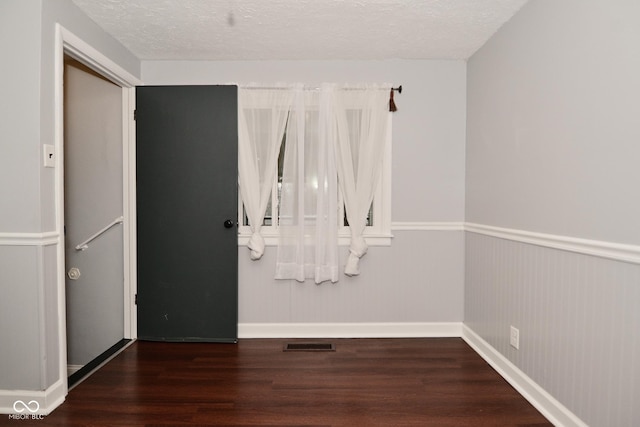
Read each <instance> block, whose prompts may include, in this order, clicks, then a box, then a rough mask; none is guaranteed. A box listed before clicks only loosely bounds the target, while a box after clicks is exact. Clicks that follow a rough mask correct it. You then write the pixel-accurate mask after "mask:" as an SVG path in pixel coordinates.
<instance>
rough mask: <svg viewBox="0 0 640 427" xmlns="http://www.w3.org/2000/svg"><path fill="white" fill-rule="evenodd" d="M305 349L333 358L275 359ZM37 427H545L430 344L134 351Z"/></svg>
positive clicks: (451, 347) (465, 349) (498, 384)
mask: <svg viewBox="0 0 640 427" xmlns="http://www.w3.org/2000/svg"><path fill="white" fill-rule="evenodd" d="M308 341H314V342H332V343H335V346H336V351H335V352H283V346H284V344H285V343H286V342H308ZM5 421H6V420H5ZM29 423H31V421H15V424H19V425H27V424H29ZM33 425H37V426H54V425H55V426H81V425H83V426H85V425H90V426H153V425H227V426H543V425H545V426H547V425H551V424H550V423H549V422H548V421H547V420H546V419H545V418H544V417H543V416H542V415H540V413H539V412H537V411H536V410H535V409H534V408H533V407H532V406H531V405H530V404H529V403H528V402H527V401H526V400H525V399H524V398H523V397H522V396H520V395H519V394H518V393H517V392H516V391H515V390H514V389H513V388H512V387H511V386H510V385H509V384H508V383H506V381H504V380H503V379H502V378H501V377H500V376H499V375H498V374H497V373H496V372H495V371H494V370H493V369H492V368H491V367H490V366H489V365H487V363H486V362H484V361H483V360H482V359H481V358H480V356H478V355H477V354H476V353H475V352H474V351H473V350H472V349H471V348H470V347H469V346H468V345H467V344H466V343H465V342H464V341H463V340H461V339H458V338H436V339H433V338H430V339H333V340H283V339H273V340H264V339H255V340H249V339H245V340H240V342H239V343H238V344H237V345H235V344H203V343H153V342H136V343H134V344H133V345H132V346H130V347H129V348H127V349H126V350H125V351H124V352H123V353H121V354H120V355H119V356H118V357H116V358H115V359H113V360H112V361H111V362H109V363H108V364H107V365H105V366H104V367H103V368H102V369H100V370H99V371H98V372H96V373H95V374H93V375H92V376H91V377H89V378H88V379H87V380H85V381H84V382H82V383H81V384H79V385H78V386H77V387H76V388H74V389H73V390H71V392H70V393H69V395H68V396H67V399H66V401H65V403H64V404H62V405H61V406H60V407H59V408H58V409H56V410H55V411H54V412H53V413H51V414H50V415H49V416H47V417H45V419H43V420H38V421H33Z"/></svg>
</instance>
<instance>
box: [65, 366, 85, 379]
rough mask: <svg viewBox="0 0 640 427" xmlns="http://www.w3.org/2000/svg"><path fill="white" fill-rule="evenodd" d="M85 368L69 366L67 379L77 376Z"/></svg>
mask: <svg viewBox="0 0 640 427" xmlns="http://www.w3.org/2000/svg"><path fill="white" fill-rule="evenodd" d="M83 367H84V365H67V377H70V376H71V375H73V374H75V373H76V372H78V371H79V370H80V369H82V368H83Z"/></svg>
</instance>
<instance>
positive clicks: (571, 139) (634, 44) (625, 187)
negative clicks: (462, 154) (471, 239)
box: [466, 0, 640, 244]
mask: <svg viewBox="0 0 640 427" xmlns="http://www.w3.org/2000/svg"><path fill="white" fill-rule="evenodd" d="M639 19H640V3H638V2H634V1H623V0H615V1H606V2H603V1H597V0H588V1H580V0H566V1H561V2H556V1H551V0H538V1H531V2H529V3H528V4H527V5H526V6H525V7H524V8H523V9H522V10H521V11H520V12H519V13H518V14H517V15H516V16H515V18H514V19H513V20H512V21H510V22H509V23H508V24H507V25H506V26H504V27H503V28H502V30H500V31H499V32H498V33H497V34H496V35H495V36H494V37H493V38H492V39H491V40H490V41H489V42H488V43H487V44H486V45H485V46H484V47H483V48H482V49H481V50H480V51H479V52H477V53H476V54H475V55H474V56H473V57H472V58H471V59H470V60H469V62H468V92H467V94H468V99H467V102H468V115H469V118H468V121H467V135H468V144H467V193H466V198H467V218H466V219H467V221H469V222H475V223H480V224H488V225H497V226H501V227H507V228H514V229H524V230H532V231H538V232H545V233H552V234H559V235H566V236H574V237H582V238H586V239H594V240H605V241H611V242H618V243H632V244H640V227H637V226H634V225H637V223H638V218H640V198H639V197H638V183H639V182H640V167H638V158H639V157H640V144H638V141H640V121H639V120H638V118H639V117H640V103H638V99H639V98H640V79H639V78H638V75H639V72H640V43H638V40H640V25H639Z"/></svg>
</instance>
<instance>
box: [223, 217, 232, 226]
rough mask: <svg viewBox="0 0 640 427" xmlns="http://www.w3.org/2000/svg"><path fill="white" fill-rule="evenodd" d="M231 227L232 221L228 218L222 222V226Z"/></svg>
mask: <svg viewBox="0 0 640 427" xmlns="http://www.w3.org/2000/svg"><path fill="white" fill-rule="evenodd" d="M231 227H233V221H232V220H230V219H228V220H226V221H225V222H224V228H231Z"/></svg>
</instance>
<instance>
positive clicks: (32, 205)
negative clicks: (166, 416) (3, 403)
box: [0, 0, 140, 390]
mask: <svg viewBox="0 0 640 427" xmlns="http://www.w3.org/2000/svg"><path fill="white" fill-rule="evenodd" d="M56 22H60V23H62V24H63V26H65V27H66V28H67V29H68V30H70V31H72V32H73V33H75V34H76V35H77V36H79V37H80V38H81V39H83V40H84V41H86V42H87V43H89V44H91V45H92V46H93V47H94V48H96V49H98V50H99V51H101V52H102V53H103V54H105V55H107V56H108V57H109V58H110V59H111V60H113V61H114V62H116V63H118V64H119V65H120V66H121V67H123V68H124V69H126V70H127V71H129V72H130V73H132V74H133V75H139V74H140V64H139V61H138V60H137V59H136V58H135V57H134V56H133V55H132V54H131V53H130V52H128V51H127V50H126V49H124V48H123V47H122V46H121V45H119V44H118V43H117V42H116V41H115V40H113V39H112V38H111V37H109V36H107V35H106V33H104V31H102V29H100V28H99V27H98V26H97V25H96V24H95V23H93V21H91V20H90V19H89V18H88V17H86V16H85V15H84V14H83V13H82V12H80V10H79V9H77V7H76V6H75V5H73V3H72V2H71V1H70V0H46V1H43V0H2V2H0V51H1V52H2V54H3V57H4V58H5V59H7V61H9V62H8V63H9V64H10V66H2V67H0V77H1V78H0V93H2V96H1V97H0V113H1V114H2V120H1V121H0V126H1V127H0V135H2V137H1V138H0V151H1V152H2V156H0V198H1V200H2V209H0V272H2V273H0V293H1V294H2V303H0V304H2V306H1V307H0V325H2V327H1V328H0V342H2V343H11V344H10V345H2V350H1V351H0V389H5V390H11V389H18V390H44V389H46V388H47V387H49V386H50V385H52V384H53V383H54V382H55V381H57V380H58V379H59V372H58V368H59V362H60V359H59V350H60V349H59V336H60V335H59V334H60V333H61V331H59V330H58V319H59V315H60V314H59V313H58V305H57V303H58V301H57V295H58V290H57V274H58V273H57V261H58V260H57V251H56V245H55V244H53V245H52V244H51V240H52V237H51V236H53V238H55V234H56V233H57V232H59V230H56V212H55V194H54V184H55V171H54V169H45V168H43V167H42V154H41V146H42V144H54V141H55V129H54V124H55V122H54V119H55V107H56V106H55V101H54V89H55V88H54V66H55V64H54V58H55V55H54V40H55V23H56ZM7 61H5V63H4V64H5V65H6V63H7ZM43 233H45V234H43ZM7 325H16V328H11V327H8V326H7ZM18 330H20V331H22V332H20V333H17V331H18ZM16 334H17V335H16Z"/></svg>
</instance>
